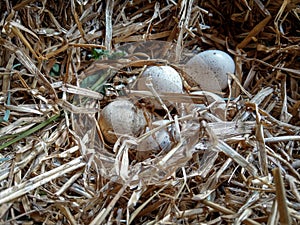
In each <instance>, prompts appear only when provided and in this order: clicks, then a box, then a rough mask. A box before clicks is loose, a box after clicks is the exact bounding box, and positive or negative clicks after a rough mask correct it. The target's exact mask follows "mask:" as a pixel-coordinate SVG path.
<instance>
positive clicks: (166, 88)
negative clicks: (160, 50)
mask: <svg viewBox="0 0 300 225" xmlns="http://www.w3.org/2000/svg"><path fill="white" fill-rule="evenodd" d="M147 77H151V78H152V80H151V82H152V84H153V87H154V89H155V90H156V91H157V92H158V93H182V90H183V88H182V80H181V77H180V75H179V73H178V72H177V71H176V70H175V69H174V68H173V67H171V66H150V67H147V68H146V69H145V71H144V72H143V73H142V75H141V77H140V78H139V80H138V83H137V88H138V90H147V91H149V89H148V88H147V86H146V78H147Z"/></svg>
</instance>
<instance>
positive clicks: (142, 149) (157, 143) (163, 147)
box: [136, 128, 172, 161]
mask: <svg viewBox="0 0 300 225" xmlns="http://www.w3.org/2000/svg"><path fill="white" fill-rule="evenodd" d="M146 131H149V128H147V129H146ZM171 148H172V142H171V139H170V135H169V133H168V132H167V131H166V130H165V129H162V130H159V131H157V132H155V133H153V134H152V135H150V136H149V137H147V138H146V139H145V140H143V141H141V142H140V143H139V145H138V146H137V149H136V150H137V153H136V160H138V161H142V160H145V159H147V158H150V157H151V155H152V154H156V153H158V152H159V151H169V150H171Z"/></svg>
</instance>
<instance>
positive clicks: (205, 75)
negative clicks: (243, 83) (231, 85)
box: [185, 50, 235, 91]
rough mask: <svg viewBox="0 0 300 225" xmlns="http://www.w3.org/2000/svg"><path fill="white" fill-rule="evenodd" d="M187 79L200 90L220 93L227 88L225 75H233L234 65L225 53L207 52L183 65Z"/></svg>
mask: <svg viewBox="0 0 300 225" xmlns="http://www.w3.org/2000/svg"><path fill="white" fill-rule="evenodd" d="M185 69H186V72H187V74H188V76H189V78H191V79H192V81H193V82H195V83H196V84H197V85H199V86H200V87H201V89H202V90H206V91H222V90H224V89H225V88H227V86H228V83H227V73H228V72H229V73H234V71H235V64H234V61H233V59H232V58H231V56H230V55H228V54H227V53H225V52H223V51H220V50H207V51H204V52H201V53H199V54H198V55H195V56H194V57H192V58H191V59H190V60H189V61H188V62H187V63H186V65H185Z"/></svg>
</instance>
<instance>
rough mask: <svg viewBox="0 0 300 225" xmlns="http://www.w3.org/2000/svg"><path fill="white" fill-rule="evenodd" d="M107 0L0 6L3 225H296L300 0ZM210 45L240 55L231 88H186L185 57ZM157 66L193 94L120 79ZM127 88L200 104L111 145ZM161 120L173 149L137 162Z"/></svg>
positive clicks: (136, 95) (299, 200) (138, 94)
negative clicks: (174, 73) (107, 110)
mask: <svg viewBox="0 0 300 225" xmlns="http://www.w3.org/2000/svg"><path fill="white" fill-rule="evenodd" d="M106 2H107V4H105V3H104V2H103V1H88V0H87V1H74V0H71V1H61V0H60V1H53V0H46V1H34V0H28V1H1V2H0V11H1V19H0V28H1V37H0V43H1V45H0V55H1V58H0V86H1V87H2V89H1V92H0V93H1V95H0V102H1V105H0V122H1V123H0V144H1V145H0V169H1V170H0V224H17V223H21V224H42V223H43V224H236V225H237V224H279V223H280V224H299V223H300V213H299V208H300V193H299V189H300V181H299V180H300V174H299V168H300V166H299V161H300V160H299V151H300V150H299V146H300V142H299V141H300V134H299V131H300V125H299V122H298V120H299V105H300V102H299V99H300V97H299V87H298V83H299V81H298V79H299V75H300V58H299V57H300V48H299V44H300V16H299V15H300V14H299V11H300V6H299V5H300V1H298V0H284V1H277V0H276V1H260V0H254V1H231V2H229V1H216V0H212V1H186V0H182V1H171V0H169V1H160V2H154V1H118V0H114V1H106ZM151 40H152V41H154V42H151ZM144 41H147V42H146V43H147V44H149V43H150V44H149V46H147V47H148V49H151V51H150V50H149V51H148V52H151V54H152V55H147V54H145V52H146V51H143V50H142V51H140V50H139V49H143V48H145V46H144V45H143V44H144V43H145V42H144ZM158 41H160V42H158ZM129 42H132V43H130V44H128V43H129ZM126 43H127V45H126ZM151 43H152V44H151ZM159 43H161V44H162V45H159ZM166 43H169V44H167V45H166ZM93 49H99V50H100V49H102V50H103V53H104V55H103V59H102V60H100V61H96V60H95V59H93V58H92V57H90V55H91V54H92V53H93ZM111 49H119V50H126V51H127V52H130V51H131V50H132V49H134V50H133V53H132V54H131V55H130V54H129V56H126V57H119V58H117V59H114V58H109V56H110V54H111V53H110V50H111ZM206 49H220V50H224V51H228V52H229V53H230V54H232V56H233V57H234V59H235V63H236V72H235V74H229V76H230V80H231V81H232V83H231V84H230V88H229V89H228V90H227V91H226V92H224V93H219V94H221V95H223V96H224V97H228V98H225V99H223V98H220V97H216V95H213V94H209V93H207V92H202V91H199V90H198V92H195V93H194V94H190V92H191V91H192V90H195V87H193V85H192V84H191V83H190V82H189V80H188V78H187V76H186V74H185V71H184V70H183V69H182V65H181V64H180V62H179V60H180V59H182V60H183V62H184V60H185V57H187V58H188V57H189V56H190V55H191V54H193V52H199V51H202V50H206ZM105 50H107V51H108V52H105ZM95 61H96V62H95ZM162 64H169V65H171V66H173V67H174V68H176V69H177V70H178V71H179V72H180V73H181V75H182V78H183V79H184V80H185V86H184V88H185V90H186V92H187V94H178V95H168V94H157V93H156V92H155V91H154V90H152V91H134V90H130V89H128V88H127V87H128V85H134V82H135V79H134V78H135V77H136V76H138V75H139V74H140V73H141V72H142V71H143V70H144V69H145V66H148V65H162ZM116 71H117V72H116ZM97 74H98V76H96V78H97V80H93V79H92V78H93V76H94V75H97ZM99 74H100V75H101V76H99ZM99 77H100V78H99ZM87 78H88V79H87ZM89 79H91V80H89ZM84 80H86V81H87V82H90V83H88V84H84V83H82V82H83V81H84ZM103 84H105V85H104V86H103ZM93 85H94V86H93ZM90 87H92V88H90ZM99 87H101V88H100V89H101V90H100V89H99ZM103 87H104V89H103ZM122 95H123V96H124V95H126V96H127V98H131V99H133V100H134V101H138V100H139V99H141V98H148V99H151V98H153V99H154V98H156V99H160V101H161V102H165V101H166V100H168V101H176V102H178V103H179V104H184V105H185V106H190V105H192V104H191V103H193V104H202V107H199V108H197V109H192V108H187V109H186V110H183V111H180V110H178V112H180V113H178V114H177V115H174V113H173V111H172V110H171V109H169V108H167V107H165V108H164V110H165V111H164V110H162V112H160V113H162V114H163V115H164V116H163V117H164V119H165V120H164V122H163V121H160V123H158V124H156V127H154V128H153V129H152V130H151V131H150V132H147V133H145V134H143V135H142V136H140V137H138V138H135V137H130V136H129V137H125V136H124V137H121V138H120V139H119V140H118V142H117V143H116V144H115V145H114V146H110V145H108V144H107V143H105V141H104V139H103V137H102V134H101V129H100V127H99V125H98V123H97V119H98V117H99V111H100V110H101V109H102V108H103V106H105V105H106V104H107V103H108V102H109V101H111V100H113V99H115V98H120V97H122ZM216 99H217V100H216ZM220 99H221V100H220ZM224 107H225V108H224ZM146 109H147V108H144V110H146ZM147 110H148V109H147ZM166 127H169V128H172V129H173V134H174V135H173V137H174V140H175V141H174V145H173V146H172V149H171V150H170V151H162V152H156V153H155V154H153V153H150V155H149V156H148V157H144V158H143V157H142V158H140V159H138V158H136V155H135V154H136V152H135V151H134V149H135V148H136V147H137V146H139V143H141V141H142V140H143V139H144V138H146V137H147V136H151V135H153V133H155V132H157V131H159V130H160V129H165V128H166Z"/></svg>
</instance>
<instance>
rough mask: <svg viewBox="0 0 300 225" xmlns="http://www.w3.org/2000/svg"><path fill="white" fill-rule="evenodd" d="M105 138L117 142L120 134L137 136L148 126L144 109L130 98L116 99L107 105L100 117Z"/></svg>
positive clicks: (110, 141)
mask: <svg viewBox="0 0 300 225" xmlns="http://www.w3.org/2000/svg"><path fill="white" fill-rule="evenodd" d="M99 125H100V128H101V131H102V134H103V136H104V138H105V140H106V141H107V142H109V143H111V144H113V143H115V142H116V141H117V139H118V136H119V135H130V136H135V137H137V136H138V135H139V134H140V133H141V132H142V131H143V130H144V129H145V127H146V119H145V117H144V114H143V111H142V110H141V109H139V108H137V107H136V106H135V105H134V104H133V103H132V102H130V101H128V100H123V99H122V100H116V101H113V102H111V103H109V104H108V105H107V106H105V107H104V108H103V109H102V111H101V113H100V119H99Z"/></svg>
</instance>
